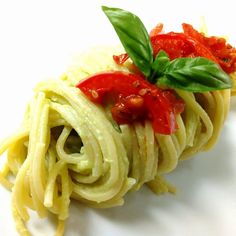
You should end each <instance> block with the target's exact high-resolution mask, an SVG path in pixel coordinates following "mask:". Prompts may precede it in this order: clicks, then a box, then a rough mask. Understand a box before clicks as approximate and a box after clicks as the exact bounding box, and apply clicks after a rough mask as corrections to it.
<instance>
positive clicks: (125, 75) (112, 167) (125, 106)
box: [0, 6, 236, 236]
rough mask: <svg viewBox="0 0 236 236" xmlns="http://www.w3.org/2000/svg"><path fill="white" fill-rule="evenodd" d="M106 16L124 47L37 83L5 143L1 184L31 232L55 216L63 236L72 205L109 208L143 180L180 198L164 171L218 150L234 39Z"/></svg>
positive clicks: (22, 226) (92, 55)
mask: <svg viewBox="0 0 236 236" xmlns="http://www.w3.org/2000/svg"><path fill="white" fill-rule="evenodd" d="M102 10H103V11H104V13H105V14H106V16H107V17H108V19H109V20H110V22H111V23H112V25H113V27H114V29H115V31H116V32H117V35H118V36H119V38H120V41H121V43H122V45H123V48H124V49H123V48H122V47H121V48H118V49H117V48H115V47H112V48H111V47H109V48H108V47H105V48H96V50H94V49H93V50H92V51H91V52H88V53H87V54H85V55H84V56H81V58H80V62H78V63H77V64H76V63H75V65H74V66H71V67H70V68H69V69H68V71H67V72H66V73H65V75H63V76H62V77H61V78H60V79H57V80H47V81H44V82H41V83H40V84H38V85H37V86H36V88H35V94H34V96H33V98H32V100H31V101H30V103H29V105H28V108H27V110H26V112H25V116H24V120H23V123H22V125H21V126H20V128H19V130H18V131H17V132H16V133H14V134H13V135H12V136H10V137H9V138H7V139H6V140H5V141H3V142H2V143H1V144H0V154H1V155H2V154H3V153H5V152H6V157H7V158H6V162H5V165H4V166H3V168H2V171H1V172H0V182H1V184H3V185H4V186H5V187H6V188H7V189H9V190H10V191H12V209H13V217H14V220H15V222H16V228H17V231H18V232H19V234H20V235H22V236H25V235H27V236H28V235H30V232H29V230H28V229H27V227H26V222H27V221H28V220H29V213H28V208H30V209H33V210H35V211H36V212H37V213H38V215H39V217H46V216H47V213H48V212H51V213H52V214H54V215H55V216H56V217H57V219H58V227H57V230H56V236H61V235H63V234H64V222H65V220H66V219H67V218H68V217H69V205H70V200H71V199H75V200H78V201H80V202H82V203H84V204H87V205H88V206H91V207H100V208H105V207H106V208H107V207H114V206H119V205H122V204H123V203H124V196H125V195H126V194H127V193H128V192H129V191H130V190H138V189H140V188H141V187H142V186H143V185H144V184H145V185H147V186H148V187H149V188H150V189H151V190H152V191H153V192H154V193H156V194H161V193H167V192H169V193H174V192H175V188H174V187H173V186H172V185H171V184H169V183H168V182H167V181H166V180H165V179H164V174H167V173H169V172H171V171H173V170H174V169H175V168H176V166H177V165H178V162H179V160H185V159H188V158H190V157H192V156H194V154H196V153H198V152H200V151H204V150H208V149H210V148H212V147H213V146H214V144H215V143H216V142H217V139H218V137H219V136H220V133H221V130H222V128H223V125H224V121H225V119H226V117H227V113H228V111H229V106H230V97H231V92H232V94H233V93H234V92H235V91H236V90H235V87H233V83H232V81H234V80H235V74H234V72H235V71H236V63H235V62H236V59H235V58H236V56H235V55H236V53H235V52H236V49H235V48H234V47H232V46H231V45H229V44H228V43H227V42H226V40H225V39H222V38H220V37H216V36H211V37H208V36H205V35H204V34H203V33H199V32H198V31H197V30H195V29H194V28H193V27H192V26H191V25H189V24H186V23H184V24H183V33H176V32H169V33H163V24H158V25H157V26H156V27H155V28H154V29H153V30H151V33H150V34H148V33H147V30H146V28H145V27H144V25H143V23H142V22H141V20H140V19H139V18H138V17H137V16H136V15H134V14H133V13H130V12H128V11H125V10H122V9H118V8H109V7H105V6H104V7H102ZM124 50H125V51H124ZM9 177H11V178H9ZM12 177H13V178H12Z"/></svg>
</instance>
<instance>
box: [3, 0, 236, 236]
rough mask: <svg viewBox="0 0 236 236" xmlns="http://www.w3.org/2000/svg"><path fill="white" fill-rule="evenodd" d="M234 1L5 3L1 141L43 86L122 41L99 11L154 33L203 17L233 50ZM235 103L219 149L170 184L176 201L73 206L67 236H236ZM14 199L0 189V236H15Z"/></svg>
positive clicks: (35, 227)
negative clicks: (77, 58)
mask: <svg viewBox="0 0 236 236" xmlns="http://www.w3.org/2000/svg"><path fill="white" fill-rule="evenodd" d="M233 3H234V1H228V0H224V1H216V0H215V1H206V0H205V1H190V0H186V1H185V0H178V1H170V0H169V1H168V0H162V1H158V0H156V1H154V0H153V1H151V0H119V1H118V0H116V1H112V0H107V1H102V0H86V1H79V0H74V1H72V0H62V1H60V0H57V1H50V0H47V1H42V0H41V1H33V0H30V1H25V0H20V1H19V0H18V1H17V0H16V1H12V0H8V1H4V0H0V83H1V84H0V107H1V113H0V115H1V116H0V119H1V120H0V121H1V122H0V139H2V138H4V137H5V136H6V135H8V134H10V133H12V132H13V131H14V130H15V128H17V126H18V124H19V122H20V121H21V119H22V117H23V113H24V109H25V105H26V103H27V101H28V100H29V98H30V97H31V95H32V88H33V87H34V86H35V85H36V84H37V82H38V81H40V80H43V79H46V78H48V77H50V78H51V77H55V76H57V75H59V74H61V73H62V72H63V71H64V70H65V68H66V66H67V65H68V64H69V61H70V58H71V57H72V56H73V55H74V54H76V53H78V52H80V51H82V50H85V49H86V48H88V47H90V46H94V45H99V44H117V43H118V42H119V41H118V39H117V37H116V34H115V32H114V31H113V29H112V27H111V26H110V23H109V22H108V20H107V19H106V17H105V16H104V14H103V13H102V11H101V8H100V6H101V5H107V6H116V7H120V8H124V9H127V10H130V11H132V12H134V13H136V14H137V15H138V16H139V17H140V18H141V19H142V21H143V22H144V24H145V25H146V27H147V29H148V30H150V29H151V28H152V27H153V26H155V25H156V24H157V23H159V22H163V23H164V24H165V25H166V28H167V29H171V30H177V29H178V30H179V29H180V25H181V23H182V22H189V23H192V24H193V25H194V26H195V27H196V28H197V27H198V26H199V22H200V18H201V17H202V16H204V17H205V20H206V23H207V26H208V29H209V33H210V34H215V35H228V36H229V39H230V42H231V43H232V44H234V45H236V29H235V25H234V22H235V20H236V16H235V8H234V4H233ZM235 118H236V100H235V99H234V100H233V102H232V109H231V112H230V115H229V118H228V120H227V122H226V124H225V127H224V130H223V133H222V135H221V138H220V140H219V142H218V144H217V145H216V147H215V148H214V149H213V150H212V151H210V152H207V153H202V154H200V155H197V156H196V158H194V159H192V160H190V161H187V162H183V163H181V164H180V166H179V167H178V168H177V170H176V171H175V173H173V174H171V175H170V177H169V179H170V180H171V181H172V183H174V184H175V185H176V186H177V188H178V193H177V195H176V196H172V195H165V196H161V197H156V196H155V195H153V194H152V193H151V192H150V191H149V190H147V189H146V188H143V189H142V190H141V191H140V192H137V193H131V194H129V195H128V196H127V197H126V199H125V200H126V203H125V205H124V206H123V207H119V208H114V209H107V210H94V209H89V208H87V207H85V206H82V205H80V204H76V203H73V204H72V207H71V213H70V218H69V220H68V222H67V230H66V234H65V235H66V236H72V235H73V236H97V235H103V236H110V235H114V236H141V235H145V234H146V235H148V236H154V235H158V236H188V235H192V236H198V235H201V236H234V235H236V223H235V221H236V156H235V153H236V145H235V140H236V136H235V133H236V119H235ZM10 197H11V195H10V193H8V192H7V191H6V190H5V189H4V188H2V187H0V235H1V236H15V235H17V233H16V231H15V226H14V223H13V220H12V217H11V207H10ZM52 225H53V224H52V222H51V221H50V222H49V221H47V220H43V221H39V220H37V217H36V216H35V215H33V217H32V221H31V222H30V223H29V227H30V228H31V230H32V232H33V235H34V236H40V235H44V236H45V235H46V236H48V235H53V234H52V230H53V226H52Z"/></svg>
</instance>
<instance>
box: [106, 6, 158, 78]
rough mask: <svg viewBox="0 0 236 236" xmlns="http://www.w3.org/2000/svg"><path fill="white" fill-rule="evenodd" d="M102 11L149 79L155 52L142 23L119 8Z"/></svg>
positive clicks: (126, 49) (129, 53) (131, 56)
mask: <svg viewBox="0 0 236 236" xmlns="http://www.w3.org/2000/svg"><path fill="white" fill-rule="evenodd" d="M102 10H103V12H104V13H105V14H106V16H107V17H108V19H109V20H110V22H111V24H112V25H113V27H114V29H115V31H116V33H117V35H118V36H119V38H120V41H121V43H122V45H123V47H124V48H125V51H126V52H127V53H128V55H129V57H130V58H131V59H132V61H133V62H134V64H135V65H136V66H137V67H138V68H139V69H140V70H141V72H142V73H143V74H144V75H145V76H146V77H148V76H149V75H150V73H151V64H152V62H153V50H152V45H151V42H150V38H149V35H148V32H147V30H146V28H145V26H144V25H143V23H142V21H141V20H140V19H139V18H138V17H137V16H136V15H134V14H132V13H131V12H128V11H125V10H122V9H119V8H109V7H106V6H102Z"/></svg>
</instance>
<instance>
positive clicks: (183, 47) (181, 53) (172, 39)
mask: <svg viewBox="0 0 236 236" xmlns="http://www.w3.org/2000/svg"><path fill="white" fill-rule="evenodd" d="M151 43H152V47H153V51H154V56H155V55H156V54H157V53H158V52H159V51H160V50H164V51H165V52H166V53H167V54H168V55H169V57H170V59H171V60H173V59H175V58H179V57H197V56H202V57H205V58H208V59H210V60H212V61H215V62H217V60H216V58H215V57H214V56H213V54H212V53H211V51H210V50H209V49H208V48H206V47H205V46H204V45H202V44H201V43H199V42H198V41H196V40H194V39H192V38H190V37H188V36H186V35H185V34H184V33H174V32H170V33H168V34H158V35H156V36H153V37H151Z"/></svg>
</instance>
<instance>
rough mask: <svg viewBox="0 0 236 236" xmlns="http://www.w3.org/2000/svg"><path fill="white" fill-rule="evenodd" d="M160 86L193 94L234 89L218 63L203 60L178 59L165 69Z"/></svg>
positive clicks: (199, 58)
mask: <svg viewBox="0 0 236 236" xmlns="http://www.w3.org/2000/svg"><path fill="white" fill-rule="evenodd" d="M157 84H158V85H159V86H163V85H167V86H168V87H171V88H179V89H183V90H186V91H191V92H206V91H213V90H220V89H227V88H231V87H232V82H231V79H230V77H229V75H228V74H227V73H225V72H224V71H223V70H222V69H221V68H220V67H219V66H218V65H217V64H216V63H214V62H212V61H210V60H208V59H206V58H203V57H196V58H177V59H175V60H173V61H171V62H170V63H169V65H168V66H166V67H165V71H164V75H163V76H162V77H161V78H159V79H158V81H157Z"/></svg>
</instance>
